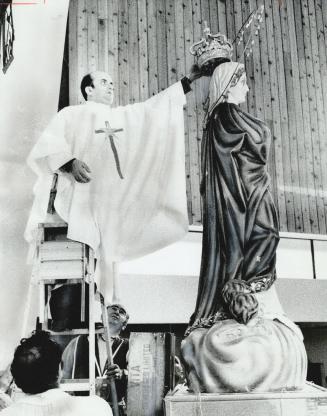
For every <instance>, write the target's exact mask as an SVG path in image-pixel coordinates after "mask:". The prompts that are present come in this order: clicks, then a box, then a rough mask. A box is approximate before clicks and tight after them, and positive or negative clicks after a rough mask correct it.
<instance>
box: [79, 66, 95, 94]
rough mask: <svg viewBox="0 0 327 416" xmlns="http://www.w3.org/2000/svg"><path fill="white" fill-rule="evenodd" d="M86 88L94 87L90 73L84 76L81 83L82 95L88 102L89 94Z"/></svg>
mask: <svg viewBox="0 0 327 416" xmlns="http://www.w3.org/2000/svg"><path fill="white" fill-rule="evenodd" d="M86 87H94V84H93V78H92V75H91V74H90V73H89V74H86V75H84V77H83V79H82V81H81V93H82V95H83V97H84V100H85V101H87V94H86V92H85V88H86Z"/></svg>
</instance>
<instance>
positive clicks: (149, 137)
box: [25, 67, 201, 304]
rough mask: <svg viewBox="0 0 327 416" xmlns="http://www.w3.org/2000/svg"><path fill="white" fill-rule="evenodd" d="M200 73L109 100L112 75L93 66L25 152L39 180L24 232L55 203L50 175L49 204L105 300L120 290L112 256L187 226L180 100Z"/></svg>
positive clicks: (140, 249) (135, 252)
mask: <svg viewBox="0 0 327 416" xmlns="http://www.w3.org/2000/svg"><path fill="white" fill-rule="evenodd" d="M200 76H201V74H200V72H199V71H198V70H197V68H195V67H193V68H192V70H191V73H190V75H189V78H187V77H184V79H183V80H182V82H177V83H175V84H173V85H172V86H170V87H169V88H167V89H166V90H164V91H162V92H160V93H159V94H157V95H155V96H153V97H151V98H150V99H148V100H146V101H145V102H144V103H137V104H132V105H127V106H123V107H117V108H112V107H111V103H112V100H113V84H112V79H111V77H110V76H109V75H108V74H106V73H103V72H99V71H95V72H92V73H91V74H88V75H87V76H86V77H84V78H83V80H82V83H81V90H82V94H83V96H84V98H85V99H86V102H85V103H84V104H81V105H77V106H69V107H66V108H64V109H63V110H61V111H60V112H59V113H58V114H57V115H56V116H55V117H54V118H53V120H52V121H51V123H50V124H49V126H48V128H47V129H46V130H45V132H44V133H43V135H42V136H41V138H40V139H39V141H38V142H37V143H36V145H35V146H34V148H33V149H32V151H31V154H30V156H29V158H28V163H29V164H30V166H31V168H32V169H33V170H34V171H35V173H36V174H37V176H38V179H37V183H36V186H35V188H34V191H35V199H34V204H33V208H32V211H31V215H30V218H29V221H28V224H27V228H26V233H25V236H26V239H27V240H28V241H29V242H31V243H33V242H34V241H35V240H36V238H37V225H38V223H40V222H44V221H45V220H46V217H47V209H48V211H49V212H53V210H52V204H49V195H50V190H51V186H52V183H53V175H54V174H56V175H57V178H58V179H57V181H56V188H57V190H56V192H57V193H56V196H55V201H54V208H55V211H56V213H57V214H58V215H59V216H60V217H61V218H62V219H63V220H64V221H65V222H66V223H67V224H68V238H70V239H72V240H76V241H81V242H83V243H85V244H87V245H89V246H90V247H92V248H93V249H94V250H95V252H96V256H97V258H98V263H97V269H96V282H97V284H98V287H99V288H100V291H101V293H103V295H104V296H105V300H106V303H107V304H108V303H112V301H113V299H112V298H113V297H114V298H115V297H116V298H118V299H119V295H117V294H116V296H114V294H113V264H114V263H115V262H120V261H123V260H130V259H132V258H135V257H139V256H143V255H145V254H148V253H150V252H152V251H155V250H157V249H160V248H162V247H164V246H166V245H168V244H171V243H173V242H174V241H177V240H178V239H180V238H181V237H183V236H184V234H185V233H186V232H187V230H188V218H187V209H186V192H185V159H184V158H185V149H184V121H183V106H184V105H185V102H186V100H185V92H188V91H189V90H190V83H191V82H192V81H193V80H194V79H196V78H199V77H200ZM52 195H53V196H54V193H52ZM52 199H54V198H52ZM47 221H48V219H47ZM136 242H137V243H136ZM101 276H102V278H101ZM104 277H105V278H104ZM116 283H117V282H115V284H116Z"/></svg>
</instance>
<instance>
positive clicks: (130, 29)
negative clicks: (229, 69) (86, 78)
mask: <svg viewBox="0 0 327 416" xmlns="http://www.w3.org/2000/svg"><path fill="white" fill-rule="evenodd" d="M261 4H264V5H265V20H264V23H263V27H262V28H261V31H260V36H259V38H256V40H255V48H254V52H253V55H252V56H251V57H250V58H249V59H248V60H247V61H246V70H247V75H248V84H249V87H250V92H249V94H248V98H247V102H246V103H245V104H244V105H243V108H244V109H245V110H247V111H249V112H251V113H252V114H254V115H255V116H257V117H259V118H263V119H265V120H266V122H267V123H268V125H269V127H270V128H271V130H272V137H273V140H272V146H271V151H270V156H269V165H268V170H269V173H270V175H271V190H272V193H273V196H274V200H275V202H276V206H277V210H278V216H279V221H280V228H281V230H282V231H291V232H306V233H320V234H326V233H327V164H326V156H327V140H326V136H327V116H326V114H327V56H326V55H327V54H326V47H327V2H326V1H325V0H283V1H278V0H228V1H227V0H71V2H70V14H69V38H68V40H69V62H70V71H69V74H70V80H69V81H70V82H69V85H70V102H71V104H76V103H78V102H82V101H83V98H82V96H81V94H80V93H78V89H79V83H80V80H81V78H82V76H83V75H84V74H85V73H87V72H88V71H91V70H94V69H96V68H98V69H100V70H105V71H109V72H110V73H111V75H112V77H113V80H114V83H115V85H116V104H120V105H124V104H127V103H131V102H137V101H139V100H142V101H143V100H145V99H147V98H148V97H150V96H151V95H153V94H156V93H157V92H158V91H160V90H162V89H164V88H166V87H167V86H168V85H171V84H172V83H174V82H175V81H177V80H178V79H180V78H181V77H182V76H183V75H185V74H186V73H187V72H188V71H189V69H190V66H191V64H192V63H193V57H192V56H191V55H190V54H189V47H190V45H191V44H192V43H193V42H195V41H197V40H198V39H200V37H201V35H202V27H203V22H204V21H207V22H208V23H209V24H210V26H211V28H212V31H213V32H214V33H216V32H217V31H218V30H219V31H221V32H223V33H227V35H228V36H229V37H230V38H233V37H234V36H235V33H236V31H237V30H238V29H239V28H240V26H241V24H242V22H243V21H244V20H245V18H246V17H247V16H248V14H249V13H250V12H251V11H252V10H254V9H255V8H256V7H257V6H259V5H261ZM242 46H243V45H242V44H241V45H240V46H239V47H238V50H237V51H235V56H236V52H238V54H239V53H240V52H241V51H242V49H241V47H242ZM207 84H208V82H207V81H206V80H199V81H198V82H197V83H195V85H194V87H193V90H194V92H193V93H190V94H188V96H187V102H188V105H187V108H186V109H185V112H184V114H185V144H186V175H187V196H188V209H189V218H190V223H193V224H199V223H201V215H202V212H201V199H200V194H199V184H200V147H201V135H202V121H203V117H204V109H203V104H204V102H205V99H206V89H207Z"/></svg>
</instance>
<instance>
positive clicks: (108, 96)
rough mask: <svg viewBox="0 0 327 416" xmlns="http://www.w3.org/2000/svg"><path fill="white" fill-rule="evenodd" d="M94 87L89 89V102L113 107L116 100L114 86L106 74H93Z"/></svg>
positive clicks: (97, 72) (87, 91) (98, 72)
mask: <svg viewBox="0 0 327 416" xmlns="http://www.w3.org/2000/svg"><path fill="white" fill-rule="evenodd" d="M91 76H92V78H93V87H87V89H86V93H87V101H94V102H96V103H101V104H107V105H111V104H112V102H113V99H114V84H113V82H112V78H111V76H110V75H109V74H107V73H106V72H100V71H96V72H92V73H91Z"/></svg>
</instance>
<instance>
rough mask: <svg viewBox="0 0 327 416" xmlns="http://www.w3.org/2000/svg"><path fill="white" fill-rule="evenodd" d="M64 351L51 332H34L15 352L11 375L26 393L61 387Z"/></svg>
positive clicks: (21, 342) (22, 341) (23, 340)
mask: <svg viewBox="0 0 327 416" xmlns="http://www.w3.org/2000/svg"><path fill="white" fill-rule="evenodd" d="M61 355H62V351H61V348H60V346H59V344H57V343H56V342H55V341H52V340H51V339H50V334H49V332H46V331H34V332H33V334H32V336H31V337H29V338H23V339H22V340H21V341H20V344H19V345H18V347H17V348H16V350H15V354H14V359H13V362H12V364H11V373H12V376H13V378H14V380H15V383H16V385H17V386H18V387H19V388H21V389H22V390H23V392H24V393H29V394H37V393H43V392H44V391H47V390H49V389H53V388H57V387H58V386H59V381H58V378H59V365H60V362H61Z"/></svg>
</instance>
